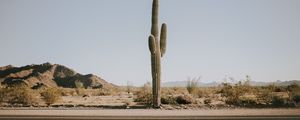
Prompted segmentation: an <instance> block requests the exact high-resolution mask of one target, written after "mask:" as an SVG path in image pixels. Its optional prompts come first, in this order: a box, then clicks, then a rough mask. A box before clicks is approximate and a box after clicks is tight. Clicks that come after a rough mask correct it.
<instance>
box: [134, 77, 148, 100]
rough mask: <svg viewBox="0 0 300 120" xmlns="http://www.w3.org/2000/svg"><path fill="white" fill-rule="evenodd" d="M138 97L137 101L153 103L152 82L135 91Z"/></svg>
mask: <svg viewBox="0 0 300 120" xmlns="http://www.w3.org/2000/svg"><path fill="white" fill-rule="evenodd" d="M135 95H136V97H135V98H134V101H135V102H140V103H143V104H146V105H151V104H152V92H151V85H150V83H149V82H148V83H146V84H145V85H144V86H143V87H141V88H140V89H139V90H138V91H136V93H135Z"/></svg>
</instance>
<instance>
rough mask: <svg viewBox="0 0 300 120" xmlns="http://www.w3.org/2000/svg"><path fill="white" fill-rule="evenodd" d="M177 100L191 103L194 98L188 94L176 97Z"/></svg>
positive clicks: (182, 102)
mask: <svg viewBox="0 0 300 120" xmlns="http://www.w3.org/2000/svg"><path fill="white" fill-rule="evenodd" d="M176 102H177V103H178V104H191V103H192V102H193V98H192V97H191V96H188V95H180V96H178V97H177V98H176Z"/></svg>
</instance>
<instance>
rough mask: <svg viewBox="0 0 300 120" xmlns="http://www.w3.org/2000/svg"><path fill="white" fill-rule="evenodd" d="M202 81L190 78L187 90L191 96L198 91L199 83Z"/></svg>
mask: <svg viewBox="0 0 300 120" xmlns="http://www.w3.org/2000/svg"><path fill="white" fill-rule="evenodd" d="M199 80H200V77H198V78H193V79H191V78H189V79H188V81H187V85H186V89H187V91H188V92H189V94H195V92H196V90H197V89H198V82H199Z"/></svg>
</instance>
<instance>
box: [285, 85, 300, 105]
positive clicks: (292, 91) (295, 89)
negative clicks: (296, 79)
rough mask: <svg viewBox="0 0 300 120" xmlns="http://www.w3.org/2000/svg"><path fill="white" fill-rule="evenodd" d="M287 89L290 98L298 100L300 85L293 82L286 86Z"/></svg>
mask: <svg viewBox="0 0 300 120" xmlns="http://www.w3.org/2000/svg"><path fill="white" fill-rule="evenodd" d="M287 91H288V93H289V98H290V99H291V100H293V101H294V102H299V99H300V98H299V96H300V86H299V85H298V84H297V83H293V84H291V85H289V86H287Z"/></svg>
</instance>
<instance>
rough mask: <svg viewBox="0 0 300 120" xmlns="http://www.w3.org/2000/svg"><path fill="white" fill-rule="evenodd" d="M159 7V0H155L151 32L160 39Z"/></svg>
mask: <svg viewBox="0 0 300 120" xmlns="http://www.w3.org/2000/svg"><path fill="white" fill-rule="evenodd" d="M158 7H159V0H153V3H152V21H151V22H152V26H151V34H152V35H153V36H154V37H155V39H156V40H158V34H159V33H158V31H159V30H158V29H159V28H158Z"/></svg>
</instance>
